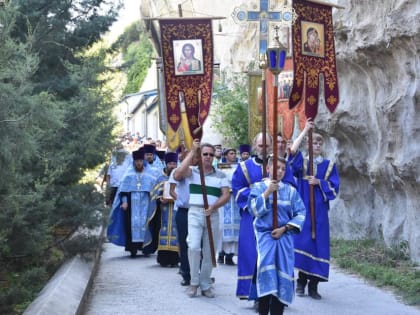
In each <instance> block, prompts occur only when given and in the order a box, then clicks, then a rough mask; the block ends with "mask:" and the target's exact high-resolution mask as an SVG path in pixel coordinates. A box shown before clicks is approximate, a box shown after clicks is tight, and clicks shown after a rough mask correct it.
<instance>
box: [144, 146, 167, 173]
mask: <svg viewBox="0 0 420 315" xmlns="http://www.w3.org/2000/svg"><path fill="white" fill-rule="evenodd" d="M143 148H144V160H145V162H144V166H145V167H146V168H149V169H150V170H151V171H152V172H153V174H154V175H155V176H156V177H158V176H159V175H160V173H161V171H162V169H163V163H162V162H161V161H160V159H159V157H157V156H156V147H155V146H154V145H153V144H145V145H144V147H143Z"/></svg>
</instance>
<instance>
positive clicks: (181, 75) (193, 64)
mask: <svg viewBox="0 0 420 315" xmlns="http://www.w3.org/2000/svg"><path fill="white" fill-rule="evenodd" d="M159 24H160V30H161V45H162V61H163V72H164V82H165V84H164V85H165V93H166V95H165V96H166V117H167V130H166V141H167V144H168V147H169V148H170V149H171V150H176V149H177V147H178V146H179V145H180V144H184V145H185V146H186V147H187V148H188V149H191V148H192V142H193V139H197V138H198V139H201V138H202V135H203V128H202V127H203V124H204V122H205V120H206V118H207V116H208V114H209V111H210V103H211V92H212V83H213V31H212V21H211V19H162V20H159Z"/></svg>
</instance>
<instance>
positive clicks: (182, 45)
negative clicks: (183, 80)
mask: <svg viewBox="0 0 420 315" xmlns="http://www.w3.org/2000/svg"><path fill="white" fill-rule="evenodd" d="M173 45H174V60H175V63H174V64H175V75H191V74H203V66H202V62H201V61H202V60H203V48H202V47H203V46H202V41H201V39H195V40H189V39H188V40H174V41H173Z"/></svg>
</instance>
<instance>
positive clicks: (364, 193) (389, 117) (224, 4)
mask: <svg viewBox="0 0 420 315" xmlns="http://www.w3.org/2000/svg"><path fill="white" fill-rule="evenodd" d="M203 2H204V1H200V0H190V1H187V2H186V3H185V4H184V5H183V9H184V16H185V17H187V16H224V17H226V19H224V20H221V21H220V24H221V25H222V32H219V22H217V21H216V22H215V24H214V28H215V36H214V38H215V49H216V58H217V59H218V60H219V61H220V63H221V68H223V69H229V70H231V71H242V70H244V69H245V68H246V66H247V65H248V64H249V63H250V62H252V61H255V60H256V59H257V57H258V56H257V51H258V48H257V46H258V29H257V28H256V27H243V26H240V25H238V24H236V23H235V22H234V20H233V19H232V17H231V13H232V12H234V10H235V8H238V7H240V6H243V7H244V8H246V9H258V6H255V7H253V6H252V4H249V3H250V1H238V0H235V1H224V0H213V1H211V2H209V1H208V2H207V1H206V4H205V3H203ZM252 2H255V3H256V4H258V3H259V1H257V0H255V1H252ZM331 2H332V1H331ZM335 3H337V4H339V5H342V6H344V7H345V9H343V10H336V9H334V11H333V14H334V26H335V27H334V29H335V33H336V34H335V44H336V52H337V68H338V74H339V84H340V104H339V106H338V108H337V110H336V111H335V112H334V113H333V114H330V113H329V112H328V111H327V110H326V108H325V106H322V105H321V106H320V112H319V114H318V116H317V119H316V127H317V129H318V130H320V131H321V133H324V134H328V136H329V139H328V141H327V143H326V145H325V148H326V156H327V157H328V158H331V159H335V160H336V162H337V165H338V168H339V172H340V176H341V191H340V194H339V197H338V198H337V200H336V201H334V202H333V203H332V208H331V210H330V220H331V222H330V223H331V233H332V235H333V236H335V237H343V238H350V239H354V238H364V237H374V238H382V239H384V240H385V242H386V243H387V244H389V245H398V246H401V245H403V246H404V247H405V248H406V250H407V252H408V253H409V254H410V256H411V257H412V258H413V259H415V260H417V261H420V229H419V228H418V227H419V226H420V184H419V183H420V124H419V122H418V121H419V120H420V57H419V50H420V35H419V33H420V22H419V21H420V4H419V3H418V1H417V0H384V1H382V2H376V1H364V0H346V1H344V0H343V1H336V2H335ZM142 12H143V15H145V16H154V17H157V16H177V15H178V11H177V1H169V0H168V1H159V0H143V1H142Z"/></svg>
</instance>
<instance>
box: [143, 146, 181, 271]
mask: <svg viewBox="0 0 420 315" xmlns="http://www.w3.org/2000/svg"><path fill="white" fill-rule="evenodd" d="M164 161H165V164H166V167H165V168H164V169H163V170H162V173H161V175H160V176H159V177H158V179H157V181H156V183H157V184H156V186H155V187H154V188H153V191H152V193H151V196H150V199H151V201H150V202H151V203H150V205H151V209H152V213H153V216H154V218H156V219H157V220H156V221H158V224H157V225H158V226H159V229H158V230H159V243H158V255H157V261H158V263H159V264H160V265H161V266H162V267H175V266H177V265H178V262H179V255H178V242H177V231H176V223H175V211H174V200H173V199H172V198H169V197H170V196H169V195H166V194H169V189H168V188H169V183H167V182H168V179H169V175H170V174H171V172H172V171H173V170H174V169H175V168H176V167H177V164H178V155H177V154H176V153H175V152H167V153H166V154H165V158H164ZM159 218H160V220H159Z"/></svg>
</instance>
